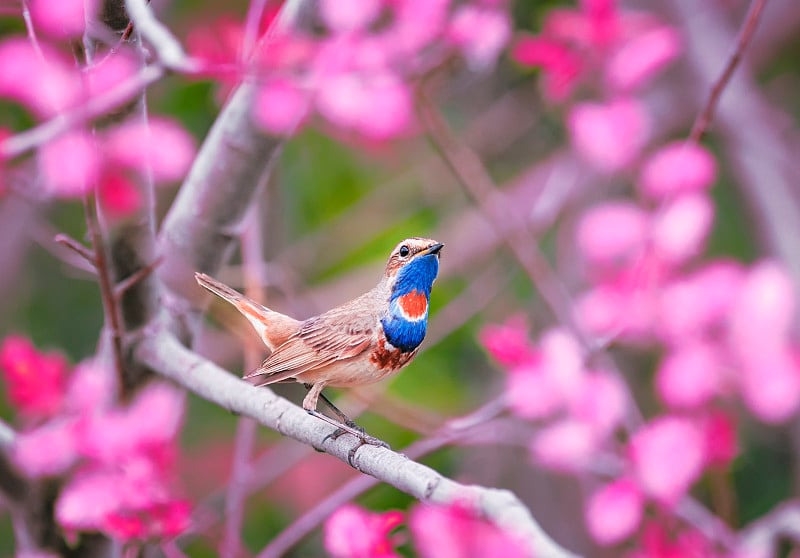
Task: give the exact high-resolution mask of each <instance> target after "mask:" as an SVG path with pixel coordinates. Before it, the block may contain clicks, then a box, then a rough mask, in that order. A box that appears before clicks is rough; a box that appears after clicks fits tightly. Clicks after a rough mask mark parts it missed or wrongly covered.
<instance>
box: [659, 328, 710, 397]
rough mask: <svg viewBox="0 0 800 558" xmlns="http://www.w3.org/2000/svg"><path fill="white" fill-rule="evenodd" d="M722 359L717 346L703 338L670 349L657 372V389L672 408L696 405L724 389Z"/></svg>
mask: <svg viewBox="0 0 800 558" xmlns="http://www.w3.org/2000/svg"><path fill="white" fill-rule="evenodd" d="M722 381H723V361H722V355H721V354H720V351H719V349H718V348H717V347H715V346H713V345H711V344H710V343H706V342H703V341H700V340H695V341H693V342H689V343H686V344H683V345H680V346H678V347H676V348H675V349H673V350H672V352H670V353H668V354H667V355H666V356H665V357H664V359H663V360H662V361H661V364H660V365H659V367H658V371H657V372H656V378H655V382H656V389H657V391H658V395H659V397H660V398H661V400H662V401H664V403H666V404H667V405H668V406H669V407H672V408H697V407H701V406H703V405H705V404H707V403H708V402H709V401H711V399H712V398H713V397H714V396H715V395H718V394H719V393H720V391H721V389H722V385H721V384H722Z"/></svg>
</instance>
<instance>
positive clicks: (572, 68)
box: [511, 37, 583, 101]
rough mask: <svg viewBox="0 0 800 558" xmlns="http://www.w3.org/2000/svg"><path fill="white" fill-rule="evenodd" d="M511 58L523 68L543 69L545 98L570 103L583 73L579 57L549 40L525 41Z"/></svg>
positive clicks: (517, 47)
mask: <svg viewBox="0 0 800 558" xmlns="http://www.w3.org/2000/svg"><path fill="white" fill-rule="evenodd" d="M511 57H512V58H513V59H514V60H516V61H517V62H518V63H520V64H524V65H526V66H534V67H537V66H538V67H541V68H542V73H543V87H544V94H545V97H547V98H548V99H550V100H552V101H563V100H565V99H567V98H568V97H569V96H570V95H571V94H572V91H573V90H574V89H575V87H576V86H577V83H578V79H579V78H580V74H581V72H582V70H583V61H582V60H581V57H580V56H579V55H578V54H576V53H575V52H574V51H573V50H572V49H571V48H569V47H568V46H566V45H564V44H563V43H561V42H560V41H557V40H553V39H550V38H547V37H523V38H522V39H520V40H519V41H518V42H517V44H516V45H514V48H513V50H512V51H511Z"/></svg>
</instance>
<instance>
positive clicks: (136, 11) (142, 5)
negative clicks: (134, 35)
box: [125, 0, 199, 73]
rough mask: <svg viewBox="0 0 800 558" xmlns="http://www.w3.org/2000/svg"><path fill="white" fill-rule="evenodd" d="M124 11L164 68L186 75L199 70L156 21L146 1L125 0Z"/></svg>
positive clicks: (171, 35)
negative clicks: (153, 50) (151, 47)
mask: <svg viewBox="0 0 800 558" xmlns="http://www.w3.org/2000/svg"><path fill="white" fill-rule="evenodd" d="M125 9H126V10H127V11H128V15H129V16H130V18H131V22H132V23H133V26H134V28H135V29H136V31H138V32H139V33H140V34H141V35H142V37H144V39H145V40H146V41H147V42H148V43H150V44H151V45H152V46H153V48H154V49H155V51H156V54H157V56H158V59H159V61H160V62H161V64H163V65H164V67H166V68H169V69H170V70H175V71H178V72H188V73H192V72H195V71H197V70H198V69H199V65H198V63H197V62H196V61H194V60H192V59H190V58H189V57H188V56H186V53H185V52H184V51H183V47H182V46H181V44H180V42H178V39H176V38H175V36H174V35H173V34H172V33H171V32H170V30H169V29H167V27H166V26H164V25H163V24H162V23H161V22H160V21H158V19H157V18H156V16H155V14H153V9H152V8H151V7H150V6H149V5H148V3H147V1H146V0H125Z"/></svg>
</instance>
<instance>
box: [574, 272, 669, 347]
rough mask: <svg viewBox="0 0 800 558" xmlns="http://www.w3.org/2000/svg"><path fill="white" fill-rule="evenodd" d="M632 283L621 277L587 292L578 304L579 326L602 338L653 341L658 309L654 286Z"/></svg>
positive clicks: (576, 306) (576, 312) (576, 308)
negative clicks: (652, 336) (651, 339)
mask: <svg viewBox="0 0 800 558" xmlns="http://www.w3.org/2000/svg"><path fill="white" fill-rule="evenodd" d="M631 273H635V271H632V272H631ZM634 279H635V278H634ZM631 282H632V281H631V280H629V279H628V278H619V279H617V280H615V281H614V282H609V283H607V284H601V285H598V286H597V287H595V288H593V289H591V290H589V291H587V292H585V293H583V294H582V295H581V296H580V297H579V298H578V300H577V301H576V303H575V315H576V318H577V320H578V323H580V324H581V326H582V327H584V328H585V329H586V331H587V332H589V333H592V334H595V335H598V336H601V337H617V336H619V337H622V338H624V339H625V340H627V341H630V342H644V341H649V340H650V337H651V335H652V329H653V326H654V323H655V322H654V319H655V310H656V301H655V299H654V297H653V293H652V290H653V287H650V286H648V285H638V284H635V282H634V284H631Z"/></svg>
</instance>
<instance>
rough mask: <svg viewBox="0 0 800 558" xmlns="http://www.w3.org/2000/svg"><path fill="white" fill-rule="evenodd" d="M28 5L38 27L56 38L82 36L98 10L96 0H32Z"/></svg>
mask: <svg viewBox="0 0 800 558" xmlns="http://www.w3.org/2000/svg"><path fill="white" fill-rule="evenodd" d="M28 5H29V7H30V12H31V18H32V19H33V23H34V25H35V26H36V29H37V30H40V31H44V32H45V33H47V34H49V35H52V36H53V37H55V38H72V37H80V36H81V35H82V34H83V32H84V30H85V28H86V21H87V20H92V19H94V17H95V13H96V11H97V1H96V0H30V2H29V4H28Z"/></svg>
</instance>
